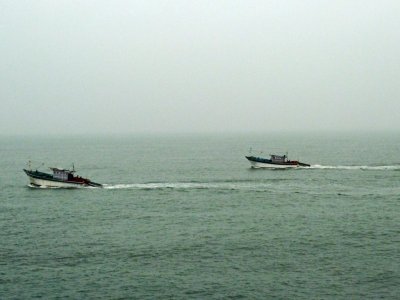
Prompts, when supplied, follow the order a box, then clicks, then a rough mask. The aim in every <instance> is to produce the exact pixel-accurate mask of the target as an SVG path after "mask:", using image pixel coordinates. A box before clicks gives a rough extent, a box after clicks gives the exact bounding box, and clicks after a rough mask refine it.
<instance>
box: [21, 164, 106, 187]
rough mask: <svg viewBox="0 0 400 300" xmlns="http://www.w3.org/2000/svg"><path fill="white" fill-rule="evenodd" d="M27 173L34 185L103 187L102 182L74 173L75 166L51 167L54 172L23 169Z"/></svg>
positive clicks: (31, 183)
mask: <svg viewBox="0 0 400 300" xmlns="http://www.w3.org/2000/svg"><path fill="white" fill-rule="evenodd" d="M23 170H24V172H25V173H26V175H28V178H29V181H30V185H31V186H33V187H56V188H78V187H102V186H103V185H102V184H100V183H96V182H93V181H91V180H90V179H87V178H83V177H81V176H76V175H74V173H75V168H74V167H72V170H69V169H60V168H50V170H52V171H53V174H49V173H45V172H41V171H38V170H35V171H33V170H32V169H31V168H30V164H29V170H27V169H23Z"/></svg>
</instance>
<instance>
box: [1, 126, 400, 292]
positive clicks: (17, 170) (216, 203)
mask: <svg viewBox="0 0 400 300" xmlns="http://www.w3.org/2000/svg"><path fill="white" fill-rule="evenodd" d="M250 146H252V147H253V148H257V149H265V150H266V152H267V153H268V150H270V149H274V148H279V149H282V150H284V151H286V150H288V151H289V156H290V157H291V158H292V159H300V160H301V161H304V162H307V163H310V164H312V167H311V168H308V169H296V170H254V169H250V168H249V166H250V164H249V163H248V162H247V161H246V160H245V158H244V155H245V154H247V150H248V148H249V147H250ZM271 151H273V150H271ZM0 155H1V161H0V166H1V170H2V172H1V174H0V185H1V190H0V246H1V247H0V298H1V299H28V298H45V299H53V298H72V299H79V298H87V299H94V298H96V299H124V298H136V299H154V298H159V299H160V298H161V299H164V298H178V299H179V298H180V299H193V298H200V299H222V298H245V299H255V298H258V299H265V298H270V299H330V298H331V299H349V298H350V299H376V298H386V299H395V298H397V299H398V297H399V286H400V225H399V220H400V204H399V203H400V135H399V134H394V133H391V134H390V133H385V134H375V135H368V134H347V135H340V134H328V135H311V134H308V135H306V134H302V135H294V134H285V135H278V134H270V135H228V136H217V135H214V136H213V135H209V136H207V135H196V136H172V135H170V136H148V137H146V136H130V137H95V136H91V137H69V138H67V137H65V138H51V137H48V138H33V137H29V138H28V137H27V138H22V137H19V138H11V137H3V138H0ZM29 159H31V160H33V161H34V162H33V164H32V165H33V166H39V165H40V163H41V162H44V163H45V164H46V166H61V167H70V165H71V163H72V162H74V163H75V167H76V168H77V169H78V174H79V175H81V176H87V177H89V178H91V179H92V180H94V181H96V182H100V183H105V184H106V185H105V188H103V189H98V188H82V189H75V190H70V189H40V188H39V189H38V188H29V187H28V186H27V184H28V179H27V177H26V175H25V174H24V173H23V172H22V168H24V167H26V162H27V161H28V160H29ZM41 169H42V170H45V168H43V167H42V168H41Z"/></svg>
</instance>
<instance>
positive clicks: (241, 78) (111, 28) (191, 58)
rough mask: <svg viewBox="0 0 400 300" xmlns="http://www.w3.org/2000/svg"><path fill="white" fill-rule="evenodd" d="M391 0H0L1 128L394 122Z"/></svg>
mask: <svg viewBox="0 0 400 300" xmlns="http://www.w3.org/2000/svg"><path fill="white" fill-rule="evenodd" d="M399 11H400V2H398V1H379V2H378V1H368V0H367V1H317V0H314V1H311V0H308V1H294V0H293V1H183V0H178V1H174V2H168V1H154V0H151V1H144V2H129V1H113V2H109V1H102V0H101V1H56V2H54V1H9V0H6V1H2V2H1V3H0V38H1V41H2V42H1V44H0V54H1V59H0V69H1V72H0V79H1V80H0V99H1V103H2V109H1V110H0V128H1V131H0V132H1V133H2V134H10V135H13V134H16V135H30V134H44V135H45V134H50V135H52V134H131V133H195V132H196V133H231V132H268V131H271V132H277V131H282V132H293V131H313V132H314V131H389V130H398V129H399V128H400V101H399V99H400V85H399V84H398V78H400V60H399V59H398V53H400V38H399V37H400V36H399V31H398V28H400V15H399Z"/></svg>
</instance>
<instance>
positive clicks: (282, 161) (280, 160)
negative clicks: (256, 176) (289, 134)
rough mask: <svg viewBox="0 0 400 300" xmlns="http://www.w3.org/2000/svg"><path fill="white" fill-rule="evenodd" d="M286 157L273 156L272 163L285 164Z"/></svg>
mask: <svg viewBox="0 0 400 300" xmlns="http://www.w3.org/2000/svg"><path fill="white" fill-rule="evenodd" d="M286 158H287V157H286V155H274V154H271V161H272V162H277V163H284V162H286Z"/></svg>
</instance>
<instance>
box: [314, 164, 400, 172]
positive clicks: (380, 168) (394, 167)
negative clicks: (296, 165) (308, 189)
mask: <svg viewBox="0 0 400 300" xmlns="http://www.w3.org/2000/svg"><path fill="white" fill-rule="evenodd" d="M309 169H329V170H375V171H387V170H392V171H393V170H400V165H386V166H383V165H382V166H324V165H312V166H311V167H309Z"/></svg>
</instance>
